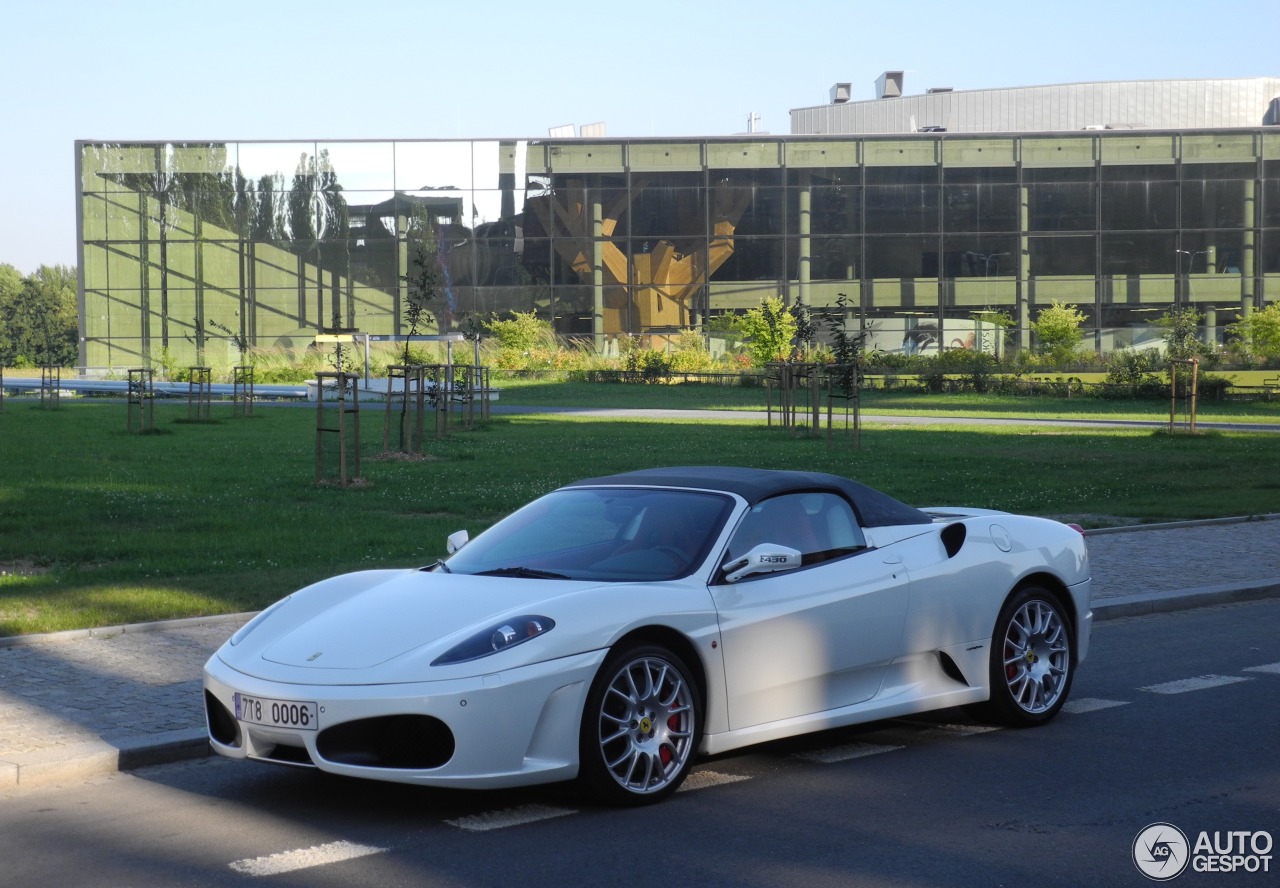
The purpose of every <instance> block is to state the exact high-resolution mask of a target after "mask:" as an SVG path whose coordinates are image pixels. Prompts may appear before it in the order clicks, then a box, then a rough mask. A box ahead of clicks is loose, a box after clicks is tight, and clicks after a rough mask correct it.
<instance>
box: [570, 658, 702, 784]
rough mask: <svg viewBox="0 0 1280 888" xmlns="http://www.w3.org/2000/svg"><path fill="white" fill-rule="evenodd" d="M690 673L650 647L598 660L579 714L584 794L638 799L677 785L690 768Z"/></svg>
mask: <svg viewBox="0 0 1280 888" xmlns="http://www.w3.org/2000/svg"><path fill="white" fill-rule="evenodd" d="M701 706H702V703H701V700H700V698H699V694H698V687H697V685H696V684H695V683H694V682H693V678H692V673H691V672H690V671H689V668H688V667H687V666H686V665H685V664H684V661H683V660H681V659H680V657H678V656H677V655H676V654H674V653H672V652H671V651H669V650H667V649H666V648H664V647H660V646H657V645H640V646H636V647H627V648H623V649H621V650H618V651H615V652H614V653H612V654H611V655H610V656H609V657H608V659H606V660H605V662H604V665H603V666H601V667H600V671H599V673H597V674H596V678H595V681H594V682H592V685H591V691H590V693H589V694H588V695H587V705H586V708H585V709H584V710H583V714H582V731H581V738H580V748H579V754H580V760H581V766H580V768H581V774H580V779H581V780H582V782H583V783H584V785H585V786H586V788H587V790H588V791H589V792H591V794H592V795H594V796H596V797H597V798H599V799H600V800H602V801H605V802H608V803H610V804H618V805H644V804H649V803H651V802H657V801H660V800H661V799H664V798H666V797H667V796H669V795H670V794H671V793H673V792H675V791H676V789H677V788H679V786H680V784H681V783H682V782H684V778H685V777H686V776H687V775H688V773H689V769H690V768H691V767H692V766H693V758H694V751H695V750H696V749H697V746H698V741H699V737H700V734H701V731H702V710H701Z"/></svg>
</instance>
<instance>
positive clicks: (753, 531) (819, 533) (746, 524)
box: [729, 492, 867, 564]
mask: <svg viewBox="0 0 1280 888" xmlns="http://www.w3.org/2000/svg"><path fill="white" fill-rule="evenodd" d="M761 543H773V544H775V545H779V546H786V547H787V548H789V549H797V550H799V552H800V554H801V555H803V556H804V563H805V564H811V563H813V562H817V561H825V560H827V559H829V558H837V557H839V556H841V555H847V554H849V553H850V552H856V551H857V550H859V549H862V548H865V547H866V544H867V541H866V538H865V537H864V536H863V535H862V528H861V527H859V526H858V519H857V518H856V517H855V516H854V514H853V509H852V508H851V507H850V506H849V503H848V502H847V501H845V499H844V498H843V497H840V496H837V495H836V494H834V493H816V492H815V493H788V494H785V495H783V496H775V497H773V498H772V499H767V500H764V501H763V502H760V503H757V504H756V505H755V506H753V507H752V509H751V511H750V512H748V513H747V514H746V515H745V516H744V517H743V519H742V523H741V524H739V525H738V529H737V531H735V532H734V535H733V539H732V540H731V541H730V543H729V557H730V558H736V557H738V556H739V555H744V554H746V553H747V552H749V551H751V550H752V549H753V548H755V547H756V546H758V545H760V544H761Z"/></svg>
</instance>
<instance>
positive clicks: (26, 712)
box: [0, 515, 1280, 792]
mask: <svg viewBox="0 0 1280 888" xmlns="http://www.w3.org/2000/svg"><path fill="white" fill-rule="evenodd" d="M1088 536H1089V551H1090V562H1091V564H1092V567H1093V581H1094V613H1095V615H1096V617H1097V618H1098V619H1111V618H1115V617H1120V616H1129V615H1134V614H1142V613H1153V612H1159V611H1168V610H1177V609H1182V608H1188V607H1200V606H1204V605H1209V604H1218V603H1224V602H1232V601H1243V600H1249V599H1252V598H1259V597H1265V596H1274V595H1280V515H1274V516H1268V517H1267V518H1265V519H1256V520H1248V521H1245V520H1223V521H1203V522H1186V523H1180V524H1173V525H1158V526H1148V527H1143V528H1116V529H1108V530H1099V531H1091V532H1090V533H1089V535H1088ZM248 617H249V615H248V614H238V615H233V616H227V617H217V618H209V619H194V620H179V621H174V622H168V623H150V624H145V625H140V626H123V627H114V628H111V629H100V630H91V631H77V632H63V633H55V634H52V635H40V636H21V637H17V638H0V792H4V791H8V790H14V789H18V790H25V789H27V788H31V787H36V786H40V785H42V784H48V783H53V782H64V781H67V780H70V779H76V778H79V777H82V776H86V775H91V774H99V773H105V772H111V771H117V770H128V769H131V768H136V767H140V766H143V765H148V764H156V763H160V762H166V761H175V760H179V759H183V758H192V757H196V756H202V755H207V754H208V751H209V750H208V744H207V742H206V740H205V728H204V704H203V695H202V690H201V674H202V673H201V669H202V667H203V665H204V662H205V660H207V659H208V657H209V656H210V654H212V653H213V651H214V650H215V649H216V648H217V647H218V646H219V645H221V644H222V642H223V641H225V640H226V639H227V638H228V637H229V636H230V635H231V633H232V632H234V631H235V630H236V629H237V628H238V627H239V626H241V625H243V623H244V622H245V621H246V620H247V619H248Z"/></svg>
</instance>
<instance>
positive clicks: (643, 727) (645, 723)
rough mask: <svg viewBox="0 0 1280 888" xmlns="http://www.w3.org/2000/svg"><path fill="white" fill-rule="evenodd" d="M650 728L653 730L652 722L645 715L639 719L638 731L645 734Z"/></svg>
mask: <svg viewBox="0 0 1280 888" xmlns="http://www.w3.org/2000/svg"><path fill="white" fill-rule="evenodd" d="M652 730H653V722H651V721H649V718H648V717H647V716H646V717H645V718H642V719H640V733H642V734H647V733H649V732H650V731H652Z"/></svg>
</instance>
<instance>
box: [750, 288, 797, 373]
mask: <svg viewBox="0 0 1280 888" xmlns="http://www.w3.org/2000/svg"><path fill="white" fill-rule="evenodd" d="M738 328H739V329H740V330H741V331H742V335H743V337H744V338H745V339H746V341H747V351H749V352H750V353H751V363H752V366H755V367H763V366H764V365H765V364H768V363H769V362H770V361H785V360H786V359H787V358H788V357H790V356H791V349H792V343H793V342H794V341H795V338H796V319H795V316H794V315H792V314H791V312H789V311H788V310H787V308H786V306H785V305H783V302H782V297H781V296H770V297H768V298H767V299H765V300H763V301H762V302H761V303H760V307H759V308H752V309H748V310H747V313H746V314H744V315H743V316H742V320H741V321H739V322H738Z"/></svg>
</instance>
